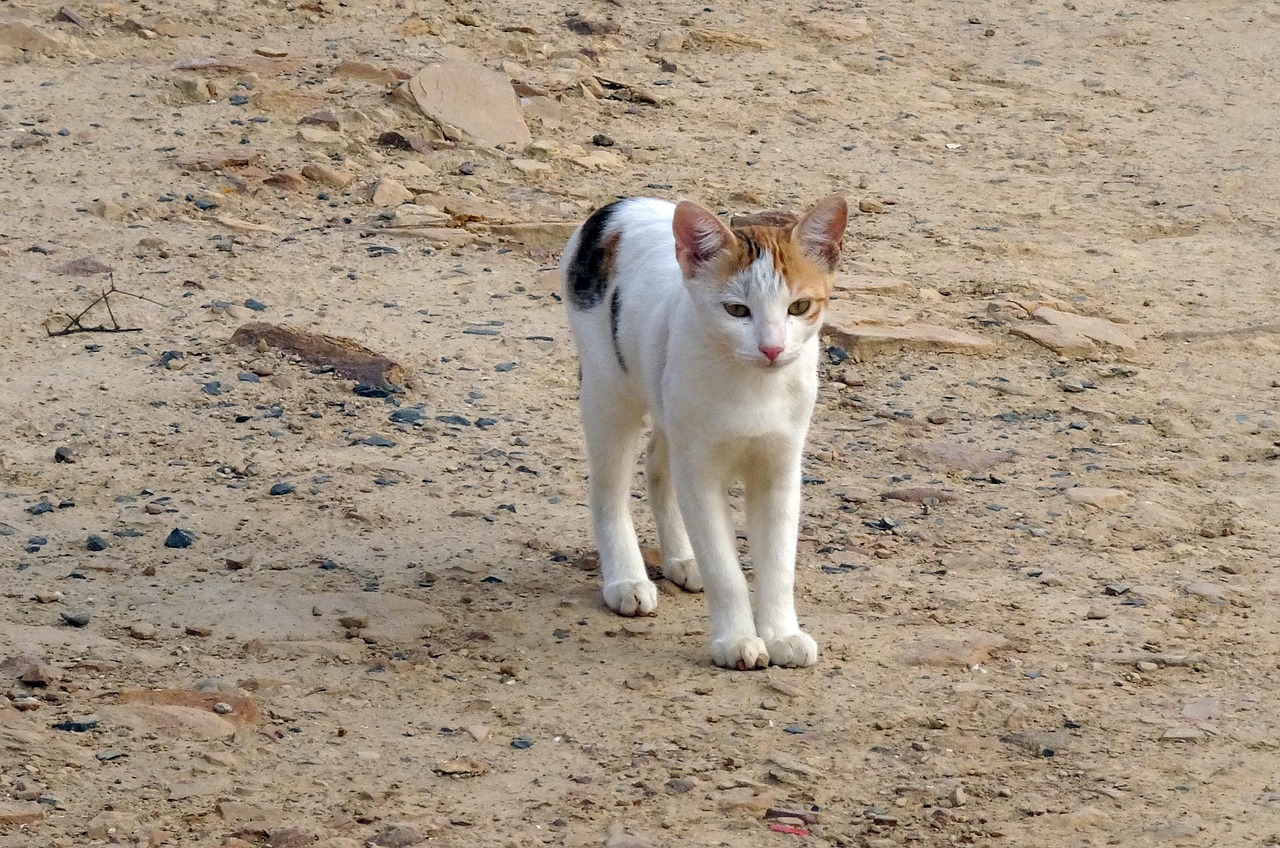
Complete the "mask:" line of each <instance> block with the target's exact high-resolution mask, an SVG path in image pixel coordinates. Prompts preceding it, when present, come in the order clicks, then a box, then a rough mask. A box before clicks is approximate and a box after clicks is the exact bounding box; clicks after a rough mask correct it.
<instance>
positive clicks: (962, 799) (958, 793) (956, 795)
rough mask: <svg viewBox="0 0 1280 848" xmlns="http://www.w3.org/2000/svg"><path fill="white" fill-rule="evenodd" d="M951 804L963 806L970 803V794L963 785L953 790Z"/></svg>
mask: <svg viewBox="0 0 1280 848" xmlns="http://www.w3.org/2000/svg"><path fill="white" fill-rule="evenodd" d="M950 797H951V806H953V807H963V806H964V805H965V804H967V803H969V795H968V793H966V792H965V791H964V787H963V786H957V787H955V788H954V789H952V790H951V796H950Z"/></svg>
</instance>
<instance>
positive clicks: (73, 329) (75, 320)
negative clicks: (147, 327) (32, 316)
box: [44, 274, 164, 337]
mask: <svg viewBox="0 0 1280 848" xmlns="http://www.w3.org/2000/svg"><path fill="white" fill-rule="evenodd" d="M110 280H111V286H110V287H109V288H107V289H105V290H103V292H102V294H100V295H98V296H97V297H96V298H94V299H93V302H92V303H90V304H89V305H88V306H86V307H85V308H84V309H82V310H81V311H80V314H79V315H75V316H72V315H70V314H66V313H64V314H66V319H67V326H65V327H63V328H62V329H61V330H50V329H49V326H48V324H46V325H45V328H44V331H45V332H46V333H48V334H49V336H50V337H53V336H70V335H72V334H74V333H140V332H142V328H141V327H121V326H120V322H119V321H117V320H116V314H115V311H114V310H112V308H111V295H113V294H119V295H124V296H125V297H135V298H137V299H138V300H145V301H146V302H147V303H154V304H155V305H156V306H164V304H163V303H161V302H160V301H158V300H152V299H151V298H149V297H147V296H146V295H141V294H134V293H133V292H127V291H124V290H123V289H118V288H116V280H115V275H114V274H113V275H112V276H111V278H110ZM99 303H101V304H102V305H103V306H105V307H106V308H107V315H108V316H110V318H111V326H110V327H108V326H107V325H105V324H98V325H96V326H93V327H86V326H85V325H84V324H83V323H81V319H82V318H84V316H86V315H88V314H89V312H90V311H92V310H93V308H94V307H95V306H97V305H98V304H99Z"/></svg>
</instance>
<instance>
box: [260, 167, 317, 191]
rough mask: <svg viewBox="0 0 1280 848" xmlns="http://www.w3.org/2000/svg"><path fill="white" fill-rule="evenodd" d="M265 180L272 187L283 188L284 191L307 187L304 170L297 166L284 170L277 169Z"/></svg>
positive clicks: (299, 189)
mask: <svg viewBox="0 0 1280 848" xmlns="http://www.w3.org/2000/svg"><path fill="white" fill-rule="evenodd" d="M263 182H264V183H265V184H267V185H269V186H271V187H272V188H278V189H282V190H284V191H302V190H303V189H305V188H306V187H307V178H306V177H305V176H303V175H302V171H299V170H298V169H297V168H287V169H285V170H283V171H277V172H276V173H274V174H272V175H271V176H269V177H267V178H266V179H265V180H263Z"/></svg>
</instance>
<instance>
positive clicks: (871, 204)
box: [858, 197, 886, 215]
mask: <svg viewBox="0 0 1280 848" xmlns="http://www.w3.org/2000/svg"><path fill="white" fill-rule="evenodd" d="M885 209H886V207H885V205H884V204H883V203H881V202H880V201H878V200H872V199H871V198H868V197H864V198H863V199H862V200H859V201H858V211H859V212H866V213H868V214H871V215H882V214H884V212H885Z"/></svg>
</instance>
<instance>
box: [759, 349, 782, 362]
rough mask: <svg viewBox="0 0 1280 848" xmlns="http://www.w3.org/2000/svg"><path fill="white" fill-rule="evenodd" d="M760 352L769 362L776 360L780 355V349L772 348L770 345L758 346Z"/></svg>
mask: <svg viewBox="0 0 1280 848" xmlns="http://www.w3.org/2000/svg"><path fill="white" fill-rule="evenodd" d="M760 352H761V353H763V354H764V355H765V356H766V357H768V359H769V361H770V362H773V360H775V359H777V358H778V355H779V354H780V353H782V348H780V347H773V346H771V345H760Z"/></svg>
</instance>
